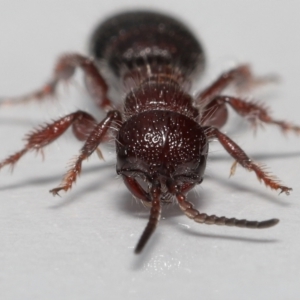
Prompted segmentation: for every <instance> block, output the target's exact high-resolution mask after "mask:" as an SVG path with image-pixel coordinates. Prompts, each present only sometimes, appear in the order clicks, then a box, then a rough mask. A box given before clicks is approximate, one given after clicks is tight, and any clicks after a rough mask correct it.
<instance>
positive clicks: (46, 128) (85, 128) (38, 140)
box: [0, 111, 96, 169]
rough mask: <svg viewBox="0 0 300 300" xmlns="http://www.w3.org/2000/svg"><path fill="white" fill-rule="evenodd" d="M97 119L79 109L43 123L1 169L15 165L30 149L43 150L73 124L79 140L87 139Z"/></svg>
mask: <svg viewBox="0 0 300 300" xmlns="http://www.w3.org/2000/svg"><path fill="white" fill-rule="evenodd" d="M95 124H96V121H95V119H94V118H93V117H92V116H91V115H89V114H87V113H85V112H83V111H77V112H75V113H72V114H69V115H67V116H65V117H62V118H60V119H58V120H57V121H54V122H53V123H51V124H46V125H43V126H42V127H40V128H38V129H36V130H34V131H33V132H31V133H29V134H27V135H26V137H25V140H26V144H25V147H24V148H23V149H22V150H21V151H19V152H17V153H15V154H13V155H11V156H9V157H8V158H6V159H5V160H3V161H2V162H1V163H0V169H1V168H3V167H4V166H6V165H10V166H11V167H13V166H14V165H15V164H16V162H17V161H18V160H19V159H20V158H21V157H22V156H23V155H24V154H25V153H27V152H28V151H32V150H35V151H37V152H38V151H42V149H43V148H44V147H45V146H47V145H49V144H50V143H52V142H53V141H54V140H56V139H57V138H58V137H60V136H61V135H62V134H63V133H64V132H65V131H66V130H67V129H68V128H69V127H70V126H71V125H73V133H74V134H75V136H76V137H77V138H78V139H79V140H83V139H85V137H86V136H87V135H88V133H89V132H90V131H91V130H92V129H93V128H94V126H95Z"/></svg>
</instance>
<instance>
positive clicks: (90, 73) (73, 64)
mask: <svg viewBox="0 0 300 300" xmlns="http://www.w3.org/2000/svg"><path fill="white" fill-rule="evenodd" d="M76 68H80V69H81V70H82V71H83V72H84V75H85V77H86V84H87V88H88V91H89V93H90V95H91V96H92V98H93V100H94V101H95V102H96V104H97V105H98V106H99V107H100V108H102V109H109V108H112V103H111V101H110V100H109V99H108V98H107V92H108V85H107V84H106V82H105V80H104V78H103V77H102V76H101V74H100V73H99V70H98V68H97V66H96V65H95V63H94V61H93V60H92V59H90V58H88V57H86V56H83V55H80V54H76V53H71V54H65V55H62V56H61V57H60V58H59V59H58V61H57V63H56V65H55V68H54V72H53V75H52V78H51V79H50V81H49V82H48V83H46V84H45V85H44V86H43V87H42V88H41V89H38V90H37V91H35V92H33V93H30V94H28V95H24V96H21V97H13V98H3V99H1V101H0V105H14V104H19V103H27V102H30V101H36V100H44V99H45V98H47V97H49V96H50V97H51V96H54V95H55V93H56V90H57V85H58V84H59V83H60V82H65V83H67V82H68V81H69V80H70V78H71V77H72V76H73V75H74V73H75V70H76Z"/></svg>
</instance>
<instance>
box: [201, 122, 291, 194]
mask: <svg viewBox="0 0 300 300" xmlns="http://www.w3.org/2000/svg"><path fill="white" fill-rule="evenodd" d="M205 132H206V134H207V136H208V138H209V139H212V138H217V139H218V140H219V142H220V143H221V145H222V146H223V147H224V148H225V150H226V151H227V152H228V153H229V154H230V155H231V156H232V157H233V158H234V159H235V163H234V164H233V166H232V167H231V172H230V173H231V175H233V174H234V172H235V168H236V165H237V163H239V164H240V165H241V166H242V167H244V168H245V169H247V170H248V171H253V172H255V174H256V176H257V178H258V180H259V181H263V182H264V183H265V185H266V186H268V187H270V188H271V189H273V190H280V193H283V192H285V193H286V194H287V195H288V194H289V192H290V191H291V190H292V189H291V188H289V187H286V186H283V185H281V183H280V181H279V180H278V179H277V178H276V177H275V176H273V175H271V174H270V173H268V172H266V171H265V170H264V168H263V167H261V166H259V165H258V164H256V163H255V162H253V161H252V160H251V159H250V158H249V157H248V156H247V154H246V153H245V152H244V151H243V150H242V149H241V148H240V147H239V146H238V145H237V144H236V143H235V142H234V141H233V140H231V139H230V138H229V137H228V136H226V135H225V134H224V133H222V132H220V131H219V130H218V129H217V128H214V127H207V129H206V130H205Z"/></svg>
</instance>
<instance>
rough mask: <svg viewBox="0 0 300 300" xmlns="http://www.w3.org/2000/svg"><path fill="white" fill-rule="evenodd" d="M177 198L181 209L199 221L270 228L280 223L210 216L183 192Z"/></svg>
mask: <svg viewBox="0 0 300 300" xmlns="http://www.w3.org/2000/svg"><path fill="white" fill-rule="evenodd" d="M177 200H178V204H179V207H180V209H181V210H182V211H183V212H184V213H185V215H186V216H187V217H189V218H190V219H192V220H194V221H195V222H197V223H202V224H208V225H225V226H235V227H244V228H258V229H262V228H268V227H272V226H275V225H276V224H278V222H279V220H278V219H270V220H266V221H261V222H258V221H248V220H238V219H235V218H231V219H229V218H226V217H217V216H215V215H212V216H208V215H207V214H203V213H200V212H199V211H198V210H196V209H195V208H194V206H193V204H192V203H191V202H189V201H187V200H186V198H185V196H184V195H182V194H178V195H177Z"/></svg>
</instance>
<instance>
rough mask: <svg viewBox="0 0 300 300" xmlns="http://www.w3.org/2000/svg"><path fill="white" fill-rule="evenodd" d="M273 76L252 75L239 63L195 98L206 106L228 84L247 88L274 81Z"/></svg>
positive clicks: (248, 68) (246, 67) (199, 103)
mask: <svg viewBox="0 0 300 300" xmlns="http://www.w3.org/2000/svg"><path fill="white" fill-rule="evenodd" d="M274 80H275V78H274V76H265V77H254V76H253V74H252V72H251V70H250V67H249V66H248V65H241V66H239V67H237V68H234V69H232V70H230V71H228V72H226V73H224V74H222V75H221V76H220V77H219V78H218V79H217V80H216V81H215V82H213V83H212V85H210V86H209V87H208V88H207V89H205V90H204V91H202V92H201V93H200V94H199V95H198V96H197V98H196V103H197V104H198V105H200V106H201V107H205V106H207V105H208V104H209V103H210V102H211V101H212V100H213V98H214V97H215V96H217V95H219V94H220V93H221V92H222V91H223V90H224V89H225V88H227V87H228V86H229V85H231V84H234V85H235V86H236V87H237V88H239V89H242V90H243V89H249V88H252V87H256V86H259V85H263V84H265V83H269V82H271V81H274Z"/></svg>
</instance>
